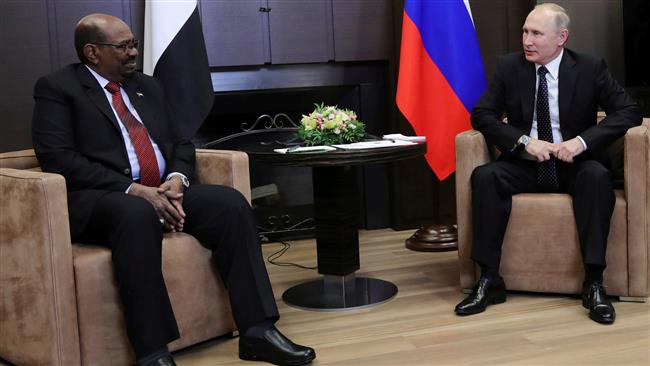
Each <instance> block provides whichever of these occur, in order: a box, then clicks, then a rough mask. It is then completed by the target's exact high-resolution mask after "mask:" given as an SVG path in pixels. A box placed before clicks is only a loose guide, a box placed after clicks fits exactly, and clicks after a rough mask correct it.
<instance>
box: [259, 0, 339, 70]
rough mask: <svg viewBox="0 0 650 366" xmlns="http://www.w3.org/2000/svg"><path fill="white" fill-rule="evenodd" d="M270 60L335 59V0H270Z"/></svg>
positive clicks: (277, 61)
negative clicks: (333, 15)
mask: <svg viewBox="0 0 650 366" xmlns="http://www.w3.org/2000/svg"><path fill="white" fill-rule="evenodd" d="M268 4H269V8H270V9H271V11H270V12H269V13H268V14H269V29H270V33H271V63H273V64H284V63H309V62H327V61H329V60H333V59H334V45H333V35H332V34H333V32H332V15H331V14H332V3H331V2H330V1H329V0H310V1H295V0H269V3H268Z"/></svg>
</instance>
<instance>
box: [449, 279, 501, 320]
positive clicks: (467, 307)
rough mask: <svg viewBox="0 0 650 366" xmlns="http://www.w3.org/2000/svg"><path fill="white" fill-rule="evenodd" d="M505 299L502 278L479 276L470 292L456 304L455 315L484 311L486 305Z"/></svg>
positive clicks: (498, 302)
mask: <svg viewBox="0 0 650 366" xmlns="http://www.w3.org/2000/svg"><path fill="white" fill-rule="evenodd" d="M505 301H506V284H505V282H503V278H501V276H499V277H498V278H494V279H490V278H488V277H481V278H479V280H478V282H476V285H474V288H473V289H472V293H471V294H470V295H469V296H467V297H466V298H465V300H463V301H461V302H460V303H459V304H458V305H456V310H455V311H456V315H472V314H478V313H481V312H483V311H485V308H487V306H488V305H491V304H501V303H502V302H505Z"/></svg>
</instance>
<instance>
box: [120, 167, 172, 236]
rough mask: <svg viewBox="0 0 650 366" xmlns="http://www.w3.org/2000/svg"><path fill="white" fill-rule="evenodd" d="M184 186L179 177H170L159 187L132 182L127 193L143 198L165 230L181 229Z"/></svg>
mask: <svg viewBox="0 0 650 366" xmlns="http://www.w3.org/2000/svg"><path fill="white" fill-rule="evenodd" d="M183 190H184V186H183V183H182V182H181V179H180V178H179V177H172V178H171V179H169V180H167V181H165V182H164V183H163V184H161V185H160V186H159V187H148V186H145V185H142V184H138V183H133V184H132V185H131V189H129V194H131V195H134V196H138V197H141V198H144V199H145V200H147V201H148V202H149V203H151V205H152V206H153V207H154V209H155V210H156V213H157V214H158V218H160V220H161V223H162V224H163V226H164V227H165V230H168V231H172V232H176V231H183V225H185V211H183Z"/></svg>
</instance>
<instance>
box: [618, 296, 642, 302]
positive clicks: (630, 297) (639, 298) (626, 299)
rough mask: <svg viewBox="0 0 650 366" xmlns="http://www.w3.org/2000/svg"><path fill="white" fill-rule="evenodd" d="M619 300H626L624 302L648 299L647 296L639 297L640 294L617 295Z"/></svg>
mask: <svg viewBox="0 0 650 366" xmlns="http://www.w3.org/2000/svg"><path fill="white" fill-rule="evenodd" d="M618 299H619V301H626V302H646V301H648V298H647V297H641V296H619V298H618Z"/></svg>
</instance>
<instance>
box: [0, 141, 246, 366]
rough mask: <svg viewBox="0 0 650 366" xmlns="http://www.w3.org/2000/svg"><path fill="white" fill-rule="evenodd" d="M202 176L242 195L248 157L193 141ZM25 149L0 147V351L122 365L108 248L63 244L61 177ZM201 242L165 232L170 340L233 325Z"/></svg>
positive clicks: (26, 359) (33, 360)
mask: <svg viewBox="0 0 650 366" xmlns="http://www.w3.org/2000/svg"><path fill="white" fill-rule="evenodd" d="M196 167H197V174H198V177H199V180H200V181H201V182H202V183H209V184H223V185H229V186H232V187H234V188H236V189H238V190H239V191H241V192H242V193H243V194H244V196H245V197H247V198H248V200H249V202H250V183H249V176H248V157H247V156H246V154H244V153H242V152H235V151H218V150H197V164H196ZM36 168H38V162H37V161H36V158H35V157H34V152H33V151H32V150H24V151H17V152H11V153H4V154H0V188H1V190H2V201H3V203H2V206H0V207H1V211H0V235H1V241H0V357H1V358H3V359H5V360H7V361H10V362H12V363H14V364H18V365H37V364H38V365H79V364H84V365H128V364H133V363H134V361H135V360H134V355H133V352H132V350H131V347H130V345H129V343H128V340H127V337H126V332H125V328H124V320H123V316H122V309H121V305H120V302H119V297H118V292H117V288H116V286H115V282H114V279H113V272H112V265H111V253H110V251H109V250H108V249H106V248H102V247H96V246H86V245H71V243H70V231H69V225H68V212H67V201H66V188H65V180H64V178H63V177H62V176H60V175H57V174H50V173H42V172H38V171H33V170H38V169H36ZM211 261H212V259H211V255H210V251H209V250H207V249H205V248H204V247H202V246H201V244H200V243H199V242H198V241H197V240H196V239H194V238H193V237H192V236H190V235H187V234H184V233H175V234H166V235H165V238H164V241H163V274H164V277H165V282H166V284H167V289H168V290H169V294H170V297H171V302H172V306H173V308H174V313H175V315H176V320H177V321H178V326H179V329H180V334H181V338H180V339H178V340H176V341H174V342H173V343H171V344H170V349H171V350H176V349H179V348H183V347H186V346H189V345H191V344H195V343H198V342H201V341H204V340H207V339H210V338H213V337H216V336H219V335H222V334H226V333H229V332H232V331H234V330H235V325H234V322H233V319H232V315H231V312H230V304H229V302H228V296H227V293H226V290H225V288H224V286H223V283H222V282H221V279H220V278H219V275H218V272H217V271H216V269H215V268H214V266H213V265H212V264H211Z"/></svg>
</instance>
